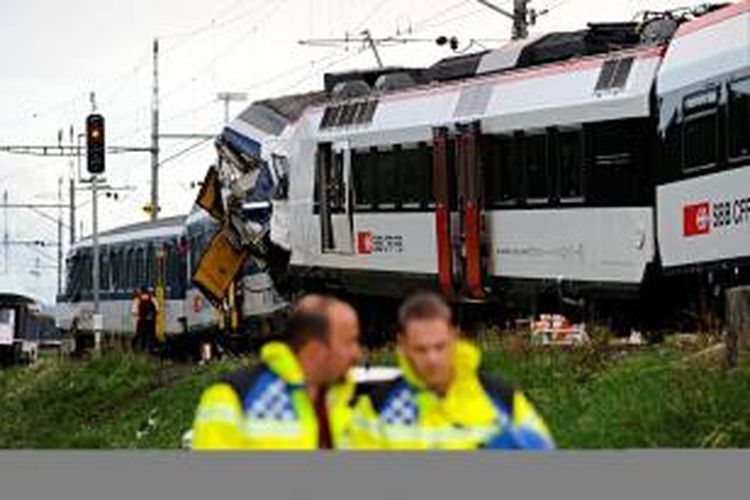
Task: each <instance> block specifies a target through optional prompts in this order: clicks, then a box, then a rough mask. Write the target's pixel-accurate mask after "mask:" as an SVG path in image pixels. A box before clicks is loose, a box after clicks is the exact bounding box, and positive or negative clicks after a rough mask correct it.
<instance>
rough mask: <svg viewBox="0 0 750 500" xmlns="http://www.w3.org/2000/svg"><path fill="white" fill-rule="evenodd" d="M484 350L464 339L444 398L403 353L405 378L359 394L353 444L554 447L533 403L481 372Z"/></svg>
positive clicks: (394, 447)
mask: <svg viewBox="0 0 750 500" xmlns="http://www.w3.org/2000/svg"><path fill="white" fill-rule="evenodd" d="M480 360H481V353H480V351H479V349H477V348H476V347H474V346H473V345H472V344H470V343H468V342H466V341H463V340H461V341H459V342H458V344H457V345H456V349H455V356H454V379H453V382H452V384H451V386H450V387H449V388H448V390H447V391H446V394H445V395H444V396H443V397H440V396H439V395H438V394H436V393H435V392H433V391H430V390H429V389H427V388H426V387H425V385H424V383H422V381H421V380H419V378H418V377H417V375H416V374H415V372H414V370H413V369H412V368H411V366H410V365H409V363H408V361H407V360H406V359H405V358H403V357H402V356H399V365H400V367H401V370H402V376H400V377H398V378H396V379H395V380H393V381H389V382H385V383H378V384H372V385H371V386H370V387H369V388H368V389H367V390H364V389H363V388H361V387H360V390H358V392H361V393H363V395H361V396H360V397H359V398H358V401H357V405H356V409H355V410H354V413H353V415H352V421H351V428H350V432H351V441H350V444H351V446H353V447H356V448H374V449H476V448H489V449H508V448H510V449H513V448H515V449H552V448H554V441H553V439H552V436H551V435H550V432H549V430H548V429H547V426H546V425H545V423H544V422H543V420H542V418H541V417H540V416H539V415H538V414H537V412H536V411H535V409H534V407H533V406H532V404H531V403H530V402H529V401H528V399H526V397H525V396H524V395H523V394H522V393H521V392H520V391H517V390H515V389H513V388H512V387H511V386H509V385H507V384H505V383H503V382H500V381H498V380H493V379H491V378H489V377H486V376H484V375H483V374H480V373H479V371H478V368H479V364H480Z"/></svg>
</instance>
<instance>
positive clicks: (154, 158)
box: [151, 38, 159, 220]
mask: <svg viewBox="0 0 750 500" xmlns="http://www.w3.org/2000/svg"><path fill="white" fill-rule="evenodd" d="M153 50H154V54H153V57H154V84H153V85H154V88H153V96H152V98H151V99H152V100H151V220H156V219H157V218H158V217H159V39H158V38H155V39H154V49H153Z"/></svg>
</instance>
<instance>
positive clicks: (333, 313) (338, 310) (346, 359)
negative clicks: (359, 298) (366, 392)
mask: <svg viewBox="0 0 750 500" xmlns="http://www.w3.org/2000/svg"><path fill="white" fill-rule="evenodd" d="M327 316H328V321H329V324H330V334H329V337H328V345H327V348H326V352H325V356H324V360H323V362H322V364H321V367H320V368H321V378H322V379H323V380H322V382H323V383H328V384H330V383H333V382H337V381H339V380H342V379H343V378H344V376H345V375H346V372H347V371H349V369H350V368H351V367H352V366H354V363H356V362H357V359H359V356H360V347H359V320H358V319H357V313H356V312H355V311H354V309H353V308H352V307H351V306H349V305H347V304H343V303H337V304H334V305H332V306H331V307H330V308H329V310H328V313H327Z"/></svg>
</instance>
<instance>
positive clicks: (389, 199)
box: [374, 148, 398, 209]
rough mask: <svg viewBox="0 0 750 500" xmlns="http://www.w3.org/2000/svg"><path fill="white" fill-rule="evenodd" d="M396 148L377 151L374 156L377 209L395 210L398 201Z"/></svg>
mask: <svg viewBox="0 0 750 500" xmlns="http://www.w3.org/2000/svg"><path fill="white" fill-rule="evenodd" d="M397 154H398V151H397V150H396V148H393V149H389V150H381V149H379V150H378V152H377V154H376V155H375V168H374V171H375V185H376V188H375V204H376V207H377V208H380V209H387V208H395V206H396V201H397V200H398V191H397V190H398V178H397V175H398V170H397V168H398V167H397V161H396V155H397Z"/></svg>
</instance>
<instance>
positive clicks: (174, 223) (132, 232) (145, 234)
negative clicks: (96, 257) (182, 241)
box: [74, 215, 187, 248]
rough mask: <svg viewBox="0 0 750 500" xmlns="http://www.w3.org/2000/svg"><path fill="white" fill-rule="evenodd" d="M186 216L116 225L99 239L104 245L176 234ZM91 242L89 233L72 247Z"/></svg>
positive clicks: (103, 232) (89, 244)
mask: <svg viewBox="0 0 750 500" xmlns="http://www.w3.org/2000/svg"><path fill="white" fill-rule="evenodd" d="M186 218H187V217H186V216H185V215H175V216H171V217H164V218H163V219H157V220H155V221H146V222H137V223H135V224H128V225H127V226H120V227H116V228H114V229H109V230H107V231H102V232H101V233H99V241H100V243H101V244H105V245H106V244H111V243H116V242H121V241H127V240H132V239H140V238H141V237H142V238H144V239H146V238H154V237H159V236H162V235H163V236H169V235H173V234H178V233H179V232H180V231H182V229H183V226H184V224H185V220H186ZM91 244H92V237H91V235H89V236H86V237H85V238H82V239H81V240H80V241H78V242H77V243H76V245H75V247H74V248H84V247H89V246H91Z"/></svg>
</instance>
